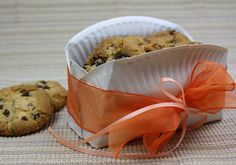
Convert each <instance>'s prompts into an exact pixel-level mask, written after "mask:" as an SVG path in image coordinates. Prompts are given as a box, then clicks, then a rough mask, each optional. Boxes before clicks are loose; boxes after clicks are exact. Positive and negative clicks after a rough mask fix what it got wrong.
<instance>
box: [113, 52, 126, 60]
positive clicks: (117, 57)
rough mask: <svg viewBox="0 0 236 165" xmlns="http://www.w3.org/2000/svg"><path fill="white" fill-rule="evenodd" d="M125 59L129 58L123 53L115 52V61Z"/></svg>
mask: <svg viewBox="0 0 236 165" xmlns="http://www.w3.org/2000/svg"><path fill="white" fill-rule="evenodd" d="M125 57H129V55H128V54H127V53H125V52H117V53H116V54H115V57H114V58H115V59H116V60H117V59H121V58H125Z"/></svg>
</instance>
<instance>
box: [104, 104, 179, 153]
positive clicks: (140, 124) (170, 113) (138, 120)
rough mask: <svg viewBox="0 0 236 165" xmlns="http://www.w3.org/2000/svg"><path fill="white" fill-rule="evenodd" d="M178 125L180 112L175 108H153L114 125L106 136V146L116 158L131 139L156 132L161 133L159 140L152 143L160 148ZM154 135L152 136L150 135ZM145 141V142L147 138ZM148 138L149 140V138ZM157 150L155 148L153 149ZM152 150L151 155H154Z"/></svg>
mask: <svg viewBox="0 0 236 165" xmlns="http://www.w3.org/2000/svg"><path fill="white" fill-rule="evenodd" d="M179 123H180V112H179V111H178V109H176V108H155V109H151V110H150V111H148V112H145V113H142V114H140V115H138V116H135V117H133V118H131V119H129V120H127V121H125V122H122V123H119V124H117V125H114V126H113V127H112V128H111V129H110V130H109V134H108V145H109V148H110V150H111V151H112V152H113V153H114V157H118V156H119V154H120V151H121V149H122V148H123V146H124V145H125V144H126V143H127V142H129V141H130V140H132V139H136V138H138V137H141V136H143V135H148V134H149V135H151V134H152V133H153V132H156V130H158V131H160V132H163V135H162V136H161V138H160V139H159V140H157V141H155V142H154V144H153V145H154V146H158V148H160V147H161V146H162V145H164V144H165V143H166V142H167V141H168V140H169V139H170V137H172V135H173V134H174V132H175V130H176V129H177V128H178V126H179ZM152 135H154V134H152ZM144 137H145V141H147V136H144ZM149 138H151V137H150V136H149ZM154 148H157V147H154ZM154 150H155V149H153V152H152V153H156V150H155V151H154Z"/></svg>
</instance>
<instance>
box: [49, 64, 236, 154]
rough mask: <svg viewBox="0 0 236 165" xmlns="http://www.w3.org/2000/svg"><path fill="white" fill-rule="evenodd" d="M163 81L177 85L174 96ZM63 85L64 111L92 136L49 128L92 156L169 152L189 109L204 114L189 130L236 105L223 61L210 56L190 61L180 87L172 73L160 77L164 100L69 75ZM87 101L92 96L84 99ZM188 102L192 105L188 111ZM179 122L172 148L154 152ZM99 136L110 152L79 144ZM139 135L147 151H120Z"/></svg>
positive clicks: (64, 142)
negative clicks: (73, 137) (73, 138)
mask: <svg viewBox="0 0 236 165" xmlns="http://www.w3.org/2000/svg"><path fill="white" fill-rule="evenodd" d="M165 82H172V83H174V84H176V85H177V86H178V88H180V90H181V94H180V95H179V96H178V97H176V96H174V95H172V94H171V93H169V92H168V91H166V90H165V88H164V87H163V84H164V83H165ZM68 84H69V92H68V101H67V108H68V111H69V113H70V114H71V116H72V117H73V119H74V120H75V121H76V123H77V124H78V125H79V126H81V127H82V128H84V129H87V130H90V131H91V132H94V135H92V136H91V137H88V138H86V139H84V140H81V141H78V142H77V143H74V142H70V141H67V140H66V139H64V138H63V137H61V136H60V135H59V134H57V133H56V132H55V131H54V130H53V129H52V128H51V127H49V129H48V130H49V132H50V133H51V134H52V135H53V136H54V138H55V139H56V140H57V141H58V142H59V143H61V144H63V145H64V146H67V147H69V148H71V149H73V150H76V151H78V152H83V153H87V154H92V155H97V156H111V157H115V158H117V157H121V158H157V157H163V156H166V155H169V154H170V153H172V152H173V151H174V150H175V149H176V148H177V147H178V146H179V144H180V143H181V141H182V140H183V138H184V136H185V133H186V130H187V120H188V117H189V115H190V113H191V114H197V115H202V116H203V118H202V120H200V121H198V122H197V123H194V124H193V125H191V126H189V127H188V129H194V128H196V127H199V126H201V125H202V124H204V123H205V121H206V120H207V114H215V113H217V112H219V111H221V110H222V109H227V108H229V109H230V108H236V94H235V92H234V89H235V83H234V81H233V79H232V78H231V77H230V75H229V74H228V73H227V71H226V69H225V68H224V67H223V66H222V65H220V64H218V63H214V62H209V61H200V62H199V63H197V64H196V65H195V66H194V68H193V71H192V73H191V75H190V78H189V82H188V85H187V86H186V88H185V89H183V87H182V85H181V84H180V83H179V82H177V81H176V80H174V79H172V78H162V79H161V81H160V83H159V87H160V90H161V92H162V93H163V94H164V95H165V96H167V97H168V100H157V99H154V98H151V97H147V96H144V95H136V94H129V93H122V92H117V91H106V90H102V89H99V88H96V87H93V86H90V85H88V84H86V83H84V82H81V81H80V80H77V79H76V78H75V77H73V76H72V75H70V74H69V77H68ZM78 91H79V93H78ZM83 94H84V95H83ZM99 98H100V99H102V100H104V99H106V98H107V100H106V101H105V102H104V101H101V100H100V99H99ZM88 100H90V101H91V100H95V101H94V103H93V104H91V103H90V104H89V103H88ZM78 104H79V105H78ZM99 107H100V109H99ZM189 107H191V108H195V110H194V111H190V110H189ZM111 108H113V109H114V111H113V109H112V110H111ZM110 111H112V112H114V113H111V112H110ZM104 112H106V113H104ZM101 114H102V115H101ZM91 115H94V116H95V117H94V120H93V119H90V120H88V118H86V117H89V116H91ZM97 118H99V119H97ZM180 125H181V127H182V128H181V135H180V138H179V140H178V142H177V144H176V145H175V147H174V148H172V149H171V150H169V151H167V152H159V151H160V150H161V149H162V148H163V146H164V145H165V144H166V143H168V142H169V140H170V139H171V138H172V137H173V136H174V135H175V133H176V131H177V129H178V128H179V126H180ZM103 135H108V146H109V148H110V150H111V152H108V151H96V150H89V149H86V148H83V147H80V146H79V145H78V144H83V143H86V142H89V141H92V140H94V139H96V138H98V137H101V136H103ZM138 137H142V138H143V144H144V146H145V148H146V149H147V150H148V152H149V154H121V153H120V152H121V150H122V148H123V146H124V145H125V144H126V143H127V142H129V141H131V140H133V139H135V138H138Z"/></svg>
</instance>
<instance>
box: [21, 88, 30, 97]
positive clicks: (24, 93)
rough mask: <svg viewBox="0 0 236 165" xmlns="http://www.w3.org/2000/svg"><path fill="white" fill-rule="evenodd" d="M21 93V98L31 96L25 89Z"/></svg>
mask: <svg viewBox="0 0 236 165" xmlns="http://www.w3.org/2000/svg"><path fill="white" fill-rule="evenodd" d="M20 93H21V96H30V93H29V91H27V90H25V89H23V90H21V91H20Z"/></svg>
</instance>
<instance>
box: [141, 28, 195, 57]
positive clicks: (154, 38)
mask: <svg viewBox="0 0 236 165" xmlns="http://www.w3.org/2000/svg"><path fill="white" fill-rule="evenodd" d="M146 40H147V43H148V44H147V45H145V46H144V50H145V52H146V53H147V52H150V51H154V50H159V49H163V48H169V47H175V46H180V45H186V44H193V43H194V42H192V41H191V40H189V39H188V38H187V37H186V36H185V35H183V34H181V33H179V32H176V31H174V30H170V31H164V32H158V33H155V34H153V35H151V36H149V37H146Z"/></svg>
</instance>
